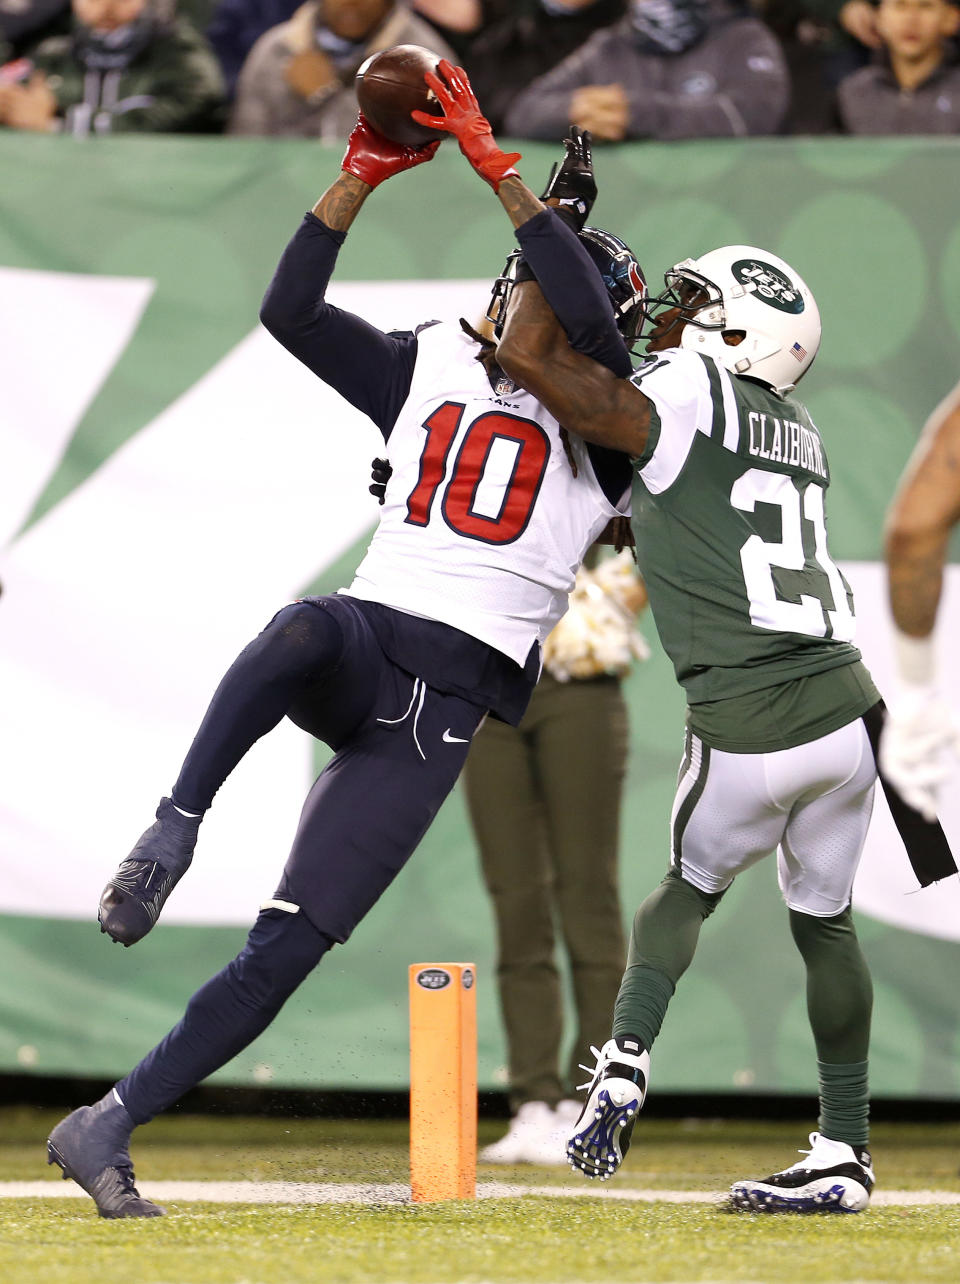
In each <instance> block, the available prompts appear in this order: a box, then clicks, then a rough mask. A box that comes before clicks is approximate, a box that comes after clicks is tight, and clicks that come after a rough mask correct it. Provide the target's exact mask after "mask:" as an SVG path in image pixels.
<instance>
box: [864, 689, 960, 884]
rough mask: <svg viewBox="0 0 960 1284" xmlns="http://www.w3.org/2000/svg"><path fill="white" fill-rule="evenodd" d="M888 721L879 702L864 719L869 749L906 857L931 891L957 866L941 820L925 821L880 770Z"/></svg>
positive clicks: (885, 711) (954, 872)
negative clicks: (884, 728) (871, 751)
mask: <svg viewBox="0 0 960 1284" xmlns="http://www.w3.org/2000/svg"><path fill="white" fill-rule="evenodd" d="M886 719H887V706H886V705H885V704H884V703H883V701H882V700H880V701H879V702H878V703H877V704H875V705H874V706H873V708H872V709H868V710H867V712H866V713H865V714H864V715H863V725H864V726H865V727H866V729H867V735H868V736H869V737H870V748H871V749H872V750H873V757H874V760H875V761H876V764H877V772H878V774H879V776H880V784H881V786H882V787H883V792H884V795H885V797H886V800H887V805H888V806H889V808H890V815H891V816H892V817H893V823H894V824H895V825H896V827H897V831H898V832H899V834H900V837H901V838H902V839H903V845H904V847H905V848H906V849H907V857H908V859H909V861H910V864H911V865H912V867H913V872H914V873H915V874H916V876H917V880H918V882H919V883H920V886H921V887H929V886H930V884H931V883H937V882H939V881H940V879H941V878H949V877H950V875H951V874H956V873H957V872H958V871H957V862H956V860H955V859H954V855H953V852H952V851H951V850H950V844H949V843H948V842H947V836H946V834H945V833H944V832H943V828H942V826H941V824H940V822H939V820H925V819H924V817H923V816H921V814H920V812H918V811H917V810H916V808H915V807H911V806H910V804H909V803H907V802H904V800H903V799H902V798H901V797H900V795H899V794H898V793H897V790H896V788H895V786H894V785H893V784H891V782H890V781H889V780H888V779H887V778H886V776H884V774H883V772H882V771H881V770H880V733H881V732H882V731H883V724H884V722H885V721H886Z"/></svg>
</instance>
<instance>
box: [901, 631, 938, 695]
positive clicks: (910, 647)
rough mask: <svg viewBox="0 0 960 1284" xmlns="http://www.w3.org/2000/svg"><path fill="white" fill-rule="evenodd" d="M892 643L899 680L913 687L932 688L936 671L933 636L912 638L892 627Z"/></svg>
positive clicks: (929, 634)
mask: <svg viewBox="0 0 960 1284" xmlns="http://www.w3.org/2000/svg"><path fill="white" fill-rule="evenodd" d="M893 642H894V650H895V652H896V657H897V673H898V674H899V676H900V680H901V681H902V682H904V683H906V684H908V685H910V686H914V687H929V686H933V684H934V681H935V679H936V669H937V660H936V655H935V652H934V645H933V634H931V633H928V634H927V636H926V637H923V638H914V637H911V636H910V635H909V633H902V632H901V631H900V629H898V628H896V627H894V630H893Z"/></svg>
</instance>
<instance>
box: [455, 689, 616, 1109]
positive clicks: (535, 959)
mask: <svg viewBox="0 0 960 1284" xmlns="http://www.w3.org/2000/svg"><path fill="white" fill-rule="evenodd" d="M627 748H628V730H627V711H626V705H625V702H624V699H623V695H622V692H621V690H620V682H619V679H617V678H612V677H599V678H590V679H587V680H584V681H574V682H567V683H561V682H558V681H556V679H554V678H552V677H550V675H549V674H547V673H544V675H543V676H542V677H541V679H540V682H539V684H538V686H537V689H536V690H535V691H534V693H533V699H532V700H531V703H530V707H529V709H528V710H527V713H526V715H525V717H524V719H523V721H522V722H521V723H520V726H519V727H509V726H507V725H506V724H505V723H502V722H496V721H494V720H493V719H489V718H488V719H487V721H486V723H485V724H484V725H483V727H481V729H480V731H479V732H478V733H477V734H476V735H475V736H474V739H473V744H472V746H471V748H470V753H469V755H468V757H467V765H466V769H465V773H464V780H465V785H466V795H467V805H468V808H469V812H470V819H471V822H472V825H473V829H474V833H475V836H476V839H477V843H478V846H479V849H480V859H481V864H482V867H483V875H484V880H485V882H486V885H487V889H488V891H489V892H490V896H491V898H492V901H493V908H494V914H495V918H496V925H497V937H498V958H497V983H498V987H499V994H500V1007H501V1011H502V1014H503V1022H504V1028H505V1032H506V1039H507V1053H508V1066H509V1074H510V1105H511V1109H512V1110H514V1111H516V1110H517V1108H518V1107H519V1106H521V1105H522V1104H523V1103H524V1102H525V1101H546V1102H547V1103H548V1104H549V1105H555V1104H556V1103H557V1101H559V1100H561V1098H564V1097H569V1096H570V1095H571V1093H572V1088H573V1086H574V1085H575V1084H577V1083H580V1082H582V1081H583V1078H584V1076H583V1074H582V1073H581V1072H580V1071H579V1070H578V1064H579V1062H581V1061H586V1062H590V1063H592V1059H591V1058H589V1056H588V1049H589V1046H590V1044H591V1043H594V1044H596V1045H597V1046H600V1045H601V1044H602V1043H603V1042H604V1041H605V1040H606V1039H607V1038H608V1037H609V1031H610V1028H611V1023H612V1019H613V1005H614V1000H615V999H616V997H617V991H618V989H619V986H620V980H621V978H622V975H623V970H624V965H625V958H626V953H625V943H624V931H623V920H622V914H621V909H620V898H619V885H618V876H617V848H618V840H619V824H620V801H621V797H622V793H623V781H624V776H625V774H626V760H627ZM558 935H559V937H560V939H561V940H562V942H563V945H564V947H565V949H566V952H567V956H568V959H569V963H570V973H571V979H572V984H573V1001H574V1007H575V1010H576V1015H577V1030H576V1032H575V1037H574V1041H573V1045H572V1047H571V1049H570V1054H569V1063H568V1065H567V1066H565V1067H564V1071H563V1072H562V1073H561V1071H560V1062H561V1045H562V1042H563V993H562V983H561V975H560V969H559V967H558V964H557V951H556V944H557V937H558Z"/></svg>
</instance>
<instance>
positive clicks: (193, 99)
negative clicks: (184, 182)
mask: <svg viewBox="0 0 960 1284" xmlns="http://www.w3.org/2000/svg"><path fill="white" fill-rule="evenodd" d="M31 63H32V67H29V68H26V69H24V71H23V72H22V74H21V78H20V79H19V80H18V81H17V82H16V83H6V84H0V123H3V124H4V125H6V126H8V127H9V128H11V129H27V130H36V131H52V130H58V129H63V130H65V131H66V132H68V133H72V134H75V135H78V136H83V135H86V134H90V133H94V134H110V133H121V132H127V133H132V132H143V133H146V132H156V133H163V132H170V131H174V130H181V131H183V130H197V131H203V130H205V129H209V128H210V127H211V125H212V124H213V122H214V120H215V116H216V110H217V108H218V107H219V106H220V105H221V103H222V101H223V82H222V79H221V77H220V72H219V70H218V68H217V64H216V59H215V58H214V56H213V54H212V53H211V51H210V49H209V48H208V46H207V44H206V41H205V40H204V39H203V37H202V36H201V35H200V34H199V32H198V31H196V30H195V29H194V28H193V27H192V26H190V24H189V23H188V22H186V21H184V20H183V19H176V18H175V17H174V12H173V3H172V0H73V29H72V32H71V34H70V35H66V36H53V37H51V38H50V39H49V40H44V41H43V42H42V43H41V44H40V45H38V46H37V48H36V50H34V52H33V54H32V57H31Z"/></svg>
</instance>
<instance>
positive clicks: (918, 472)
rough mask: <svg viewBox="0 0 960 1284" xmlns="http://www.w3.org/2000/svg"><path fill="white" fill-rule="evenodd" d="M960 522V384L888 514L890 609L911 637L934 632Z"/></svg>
mask: <svg viewBox="0 0 960 1284" xmlns="http://www.w3.org/2000/svg"><path fill="white" fill-rule="evenodd" d="M958 521H960V384H958V385H957V387H956V388H954V390H953V391H952V392H951V393H950V394H949V396H948V397H947V398H946V400H945V401H943V402H941V404H940V405H939V406H938V407H937V409H936V410H935V411H934V412H933V414H932V415H931V417H930V419H929V420H928V421H927V424H926V426H925V427H924V430H923V433H922V435H921V437H920V440H919V442H918V443H917V447H916V449H915V450H914V452H913V455H912V456H911V458H910V461H909V463H908V464H907V467H906V470H905V471H904V474H903V477H902V479H901V481H900V485H899V487H898V488H897V492H896V494H895V496H894V498H893V502H892V503H891V505H890V509H889V511H888V513H887V521H886V528H885V554H886V562H887V583H888V588H889V593H890V607H891V610H892V612H893V618H894V621H895V622H896V624H897V627H898V628H899V629H901V630H902V631H903V632H904V633H906V634H909V635H910V636H911V637H921V638H922V637H926V636H927V635H928V634H930V633H931V632H932V630H933V625H934V621H935V620H936V616H937V608H938V607H939V605H940V595H941V592H942V589H943V567H944V562H945V560H946V554H947V543H948V541H949V538H950V532H951V531H952V530H953V528H954V526H955V525H956V524H957V522H958Z"/></svg>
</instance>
